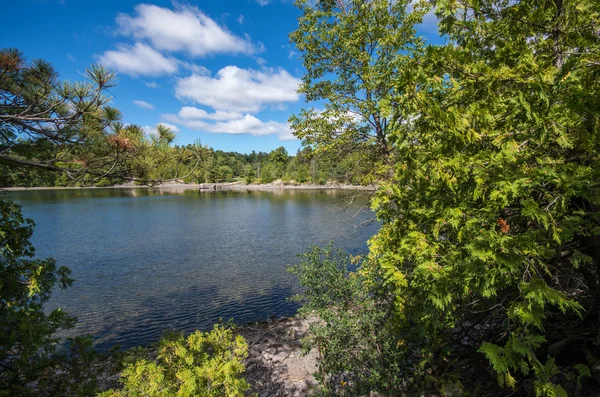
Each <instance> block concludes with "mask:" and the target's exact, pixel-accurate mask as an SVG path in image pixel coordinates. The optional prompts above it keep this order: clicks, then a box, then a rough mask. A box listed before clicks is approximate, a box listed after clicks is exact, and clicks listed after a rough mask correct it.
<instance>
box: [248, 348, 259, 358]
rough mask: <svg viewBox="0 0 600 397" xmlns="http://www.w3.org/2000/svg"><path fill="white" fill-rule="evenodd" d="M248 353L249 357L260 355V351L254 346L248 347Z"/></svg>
mask: <svg viewBox="0 0 600 397" xmlns="http://www.w3.org/2000/svg"><path fill="white" fill-rule="evenodd" d="M248 354H249V355H250V357H258V356H260V351H259V350H257V349H254V348H250V350H249V351H248Z"/></svg>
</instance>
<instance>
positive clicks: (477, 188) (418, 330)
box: [292, 0, 600, 396]
mask: <svg viewBox="0 0 600 397" xmlns="http://www.w3.org/2000/svg"><path fill="white" fill-rule="evenodd" d="M435 5H436V8H435V10H436V13H437V15H438V17H439V18H440V24H439V26H440V31H441V33H442V34H444V35H445V38H446V40H447V44H444V45H440V46H433V45H430V46H427V47H424V48H423V50H421V49H420V48H419V45H418V40H417V39H416V38H415V32H414V23H415V22H416V21H418V19H419V17H420V15H422V13H423V11H425V10H420V9H419V7H420V6H421V5H420V4H418V3H416V4H415V5H413V6H412V7H415V9H416V10H417V11H416V12H415V13H414V17H413V16H411V15H412V14H409V13H408V4H407V3H406V2H404V3H403V2H387V1H377V0H374V1H369V2H363V1H348V2H343V1H338V2H325V3H321V5H320V6H318V7H317V8H312V7H310V6H308V5H307V4H306V3H305V2H300V7H301V9H302V11H303V16H302V18H301V23H300V28H299V30H298V31H297V32H295V33H294V34H293V35H292V39H293V40H294V41H295V42H296V45H297V46H299V48H301V49H302V50H303V51H304V52H305V54H304V56H303V58H304V62H305V65H306V66H307V70H308V73H307V76H306V77H305V85H304V86H303V89H304V90H305V93H306V94H307V98H308V99H320V98H322V97H323V94H324V93H325V94H327V95H329V97H330V98H331V99H330V100H331V102H332V106H333V107H334V108H336V109H339V112H342V111H343V110H345V109H346V108H345V106H347V103H348V101H349V99H348V98H347V97H348V96H350V98H352V94H354V93H356V92H365V91H359V90H356V89H354V87H355V86H356V84H357V82H362V81H363V80H362V79H359V78H358V75H356V74H351V73H346V74H341V73H340V72H339V71H344V70H345V69H344V68H343V64H342V62H338V61H337V60H338V59H346V58H344V57H348V58H350V56H351V54H352V57H353V58H356V59H357V60H360V59H364V61H363V62H362V63H361V64H360V65H358V66H363V67H364V69H363V68H358V66H357V68H356V69H357V70H359V71H362V70H368V71H371V70H373V73H372V74H370V75H366V77H365V78H366V80H365V81H367V82H370V81H373V80H369V79H375V80H374V81H375V83H377V82H379V83H380V84H381V85H382V88H381V89H380V92H383V93H390V92H391V94H390V95H386V96H384V97H383V98H381V99H380V100H377V101H375V104H376V106H377V107H375V108H369V109H375V110H377V112H374V113H381V114H383V115H388V116H389V115H394V114H401V115H402V121H400V120H399V122H396V123H391V124H388V127H387V130H386V131H387V134H386V141H387V142H388V143H389V144H390V145H391V146H392V148H393V150H392V151H391V155H392V157H390V158H391V159H393V163H394V174H393V177H392V178H385V179H383V180H382V185H381V187H380V189H379V190H378V193H377V196H376V199H375V201H374V203H373V207H374V208H375V209H376V210H377V214H378V217H379V219H380V220H381V221H382V222H383V226H382V228H381V230H380V232H379V233H378V234H377V235H376V236H375V237H374V238H373V239H372V241H371V246H370V257H369V260H368V261H366V262H365V263H364V264H363V265H362V266H361V268H360V271H359V273H360V274H361V275H364V276H365V277H366V278H367V279H370V280H371V281H370V282H369V283H368V284H370V285H371V286H372V287H373V289H374V291H373V294H374V295H373V296H377V295H376V294H380V299H381V301H380V302H381V303H385V302H386V301H388V298H387V297H388V295H387V293H388V292H389V290H388V289H389V288H391V292H392V296H393V297H394V299H393V300H391V301H389V305H390V310H392V313H393V315H391V316H390V317H389V319H388V320H387V321H386V322H385V324H384V325H383V326H382V327H384V328H385V329H387V330H389V332H390V338H391V339H390V340H391V341H392V342H395V343H396V349H397V351H398V353H399V355H398V356H397V357H395V360H396V361H395V362H396V363H397V364H399V367H398V368H400V370H401V371H402V374H403V378H404V380H403V382H402V384H403V387H404V388H405V389H406V390H407V391H423V390H438V391H440V390H441V391H444V390H445V391H448V390H449V389H453V390H456V389H461V388H463V389H464V392H466V393H469V392H470V393H471V394H472V395H496V394H497V395H504V394H506V393H514V394H515V395H525V394H527V393H533V394H534V395H536V396H565V395H567V394H576V393H581V395H589V394H591V393H592V391H591V390H597V386H594V382H593V381H592V382H591V383H590V382H584V380H585V379H586V377H587V376H588V375H590V366H591V365H597V362H598V361H597V360H598V357H599V356H600V354H599V351H600V340H599V339H598V334H597V329H598V323H599V322H600V316H599V314H598V313H599V312H598V307H600V295H599V294H598V291H599V288H598V286H599V285H600V273H599V271H598V269H599V263H600V255H599V252H600V250H599V248H598V247H600V228H599V226H598V225H599V224H600V210H599V208H600V207H599V206H600V201H599V198H600V191H599V189H600V185H599V184H598V182H597V181H598V180H599V179H600V178H599V177H600V175H599V172H600V161H599V160H600V158H599V155H598V153H599V149H600V148H599V142H600V139H599V138H600V136H599V134H600V128H599V126H600V112H599V109H600V103H599V99H598V98H600V79H599V77H600V62H599V59H600V58H599V54H600V36H599V35H598V31H599V30H598V29H599V25H598V21H599V20H600V4H599V3H598V2H596V1H592V0H580V1H558V0H557V1H541V2H540V1H534V0H520V1H504V0H483V1H471V0H439V1H435ZM384 10H387V12H388V15H387V16H386V15H384ZM357 16H360V19H359V18H357ZM381 18H383V19H381ZM387 18H395V19H394V25H393V27H392V28H391V29H389V31H391V33H390V32H388V30H383V29H380V30H378V27H381V26H382V25H380V24H379V23H378V21H380V20H387ZM361 21H364V25H363V24H361ZM349 26H352V27H353V29H352V30H350V29H347V30H345V31H341V29H344V28H347V27H349ZM386 26H387V24H386ZM333 32H336V33H337V34H336V35H335V37H336V39H338V42H334V41H333V39H332V37H333ZM342 33H343V34H342ZM396 34H397V35H398V36H394V35H396ZM330 35H331V37H330ZM404 36H410V37H404ZM365 37H366V38H367V39H368V40H371V41H373V42H376V43H382V46H384V47H383V48H385V46H400V45H403V43H412V44H414V46H409V47H406V46H404V47H390V48H398V50H397V51H389V54H388V53H386V52H385V51H384V52H381V51H378V47H376V48H375V50H374V51H373V52H372V53H369V52H367V53H363V52H361V49H362V48H363V45H362V42H363V40H364V38H365ZM321 44H323V45H321ZM331 45H335V49H336V51H331V50H327V49H328V48H330V46H331ZM353 47H356V49H353ZM326 50H327V51H328V52H327V53H328V54H329V56H330V58H331V60H330V61H327V57H326V56H325V55H324V51H326ZM340 57H341V58H340ZM361 57H362V58H361ZM396 57H397V58H396ZM319 62H323V63H319ZM357 62H358V61H357ZM344 63H348V64H350V65H352V63H351V60H350V59H348V62H344ZM380 63H381V64H380ZM379 64H380V69H371V66H370V65H379ZM331 66H335V67H337V69H332V68H331ZM377 71H379V72H378V73H377ZM386 73H387V74H386ZM383 76H385V77H383ZM330 77H331V78H330ZM306 82H313V83H312V84H310V85H309V84H306ZM375 83H373V84H375ZM375 86H376V84H375ZM349 87H350V88H349ZM367 92H368V91H367ZM388 98H389V99H388ZM365 99H366V101H367V104H368V103H369V102H368V98H367V97H365ZM363 106H367V105H366V104H365V105H363ZM303 114H304V119H303V120H300V119H298V118H297V119H293V120H292V122H293V123H295V124H296V126H297V127H299V128H300V134H301V135H300V136H301V137H302V138H303V139H305V137H309V139H313V140H312V141H311V142H314V143H315V144H316V145H317V146H318V147H320V149H321V150H324V149H326V148H327V149H329V148H330V147H335V146H337V145H339V146H340V147H345V145H346V142H347V141H348V139H347V137H348V136H352V137H353V138H352V139H355V136H356V135H355V133H354V130H353V129H352V128H348V129H346V130H344V131H340V132H338V133H337V135H336V134H325V136H323V134H318V133H316V132H315V131H321V132H322V131H338V130H339V129H340V125H341V124H340V122H339V119H338V118H336V117H335V115H329V114H326V116H325V117H319V118H315V117H314V112H313V114H310V112H304V113H303ZM315 119H317V120H320V121H319V123H322V124H315V123H316V122H315V121H314V120H315ZM392 119H393V116H392ZM329 124H331V127H328V126H327V125H329ZM317 125H318V126H319V127H318V128H317V127H312V126H317ZM345 125H346V123H344V128H345ZM304 126H308V128H307V129H306V130H304V132H303V130H302V128H304ZM321 127H322V128H321ZM352 139H350V140H352ZM358 153H360V151H359V152H358ZM345 318H346V317H341V319H340V321H342V320H343V319H345ZM336 321H337V320H336V319H335V317H331V323H328V324H327V325H328V326H330V327H336V326H337V325H339V323H337V322H336ZM362 324H363V326H364V327H368V326H370V324H369V323H362ZM360 329H362V328H360ZM357 332H358V331H357ZM367 348H369V344H368V343H366V344H361V343H360V341H356V342H354V343H353V344H352V345H350V346H348V349H349V350H352V351H354V350H355V349H357V350H359V351H362V349H367ZM325 354H326V355H327V352H325ZM486 366H487V367H489V371H493V372H494V373H495V374H496V379H497V383H495V382H484V380H486V379H489V376H488V369H486ZM371 375H372V374H371ZM371 379H372V378H371ZM389 381H390V378H385V377H384V378H382V379H380V381H379V383H378V388H377V389H378V390H380V391H382V392H386V391H388V389H387V386H386V385H387V384H389ZM498 387H500V389H498ZM594 387H596V389H594ZM502 388H508V389H509V390H510V391H506V390H505V389H502ZM590 388H591V389H590ZM511 389H512V390H511Z"/></svg>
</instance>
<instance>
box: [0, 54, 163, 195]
mask: <svg viewBox="0 0 600 397" xmlns="http://www.w3.org/2000/svg"><path fill="white" fill-rule="evenodd" d="M85 76H86V78H87V80H88V81H86V82H84V83H79V82H77V83H70V82H66V81H60V80H59V79H58V74H57V72H56V71H55V70H54V68H52V66H51V65H50V64H49V63H48V62H46V61H43V60H34V61H32V62H31V63H27V61H26V59H25V58H24V57H23V54H21V53H20V52H19V51H18V50H16V49H2V50H0V165H1V166H3V167H11V168H13V169H16V168H17V167H18V168H20V169H23V168H35V169H40V170H45V171H52V172H61V173H64V174H65V175H67V176H68V178H69V179H70V180H72V181H85V182H87V183H91V182H94V181H99V180H101V179H102V178H105V177H109V178H117V179H119V180H126V181H135V180H137V181H140V182H145V183H152V182H154V181H150V180H146V179H145V178H146V177H147V175H148V174H149V173H150V170H152V169H154V168H156V167H158V166H159V165H162V164H164V163H165V162H167V161H169V159H168V158H167V157H168V156H166V154H168V152H169V150H168V149H167V146H168V145H169V144H170V143H171V142H172V141H173V139H174V134H173V133H172V132H171V131H169V129H168V128H166V127H164V126H162V125H159V126H157V135H155V136H154V135H153V136H151V139H150V140H148V139H146V137H145V134H144V132H143V131H142V129H141V128H139V127H137V126H133V125H124V124H122V123H121V122H120V120H121V117H122V116H121V113H120V112H119V111H118V110H117V109H116V108H113V107H110V106H108V103H109V101H110V97H109V96H107V95H106V92H107V90H108V89H110V88H111V87H113V86H114V84H115V79H114V74H113V73H111V72H109V71H107V70H105V69H104V68H102V67H98V66H92V67H91V68H90V69H88V70H86V72H85ZM142 158H143V161H140V159H142ZM131 163H135V164H133V165H132V164H131ZM132 168H133V169H135V171H136V172H138V173H140V174H141V177H138V176H137V175H135V174H132Z"/></svg>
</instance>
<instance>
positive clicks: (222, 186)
mask: <svg viewBox="0 0 600 397" xmlns="http://www.w3.org/2000/svg"><path fill="white" fill-rule="evenodd" d="M67 189H197V190H202V191H215V190H221V191H223V190H365V191H374V190H376V189H377V187H376V186H372V185H371V186H362V185H346V184H326V185H314V184H298V185H293V184H287V185H286V184H284V183H265V184H254V183H253V184H245V183H243V182H231V183H190V184H187V183H163V184H156V185H139V186H138V185H113V186H38V187H0V191H2V190H4V191H24V190H67Z"/></svg>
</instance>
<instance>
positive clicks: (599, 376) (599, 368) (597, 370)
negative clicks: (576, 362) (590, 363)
mask: <svg viewBox="0 0 600 397" xmlns="http://www.w3.org/2000/svg"><path fill="white" fill-rule="evenodd" d="M592 376H594V378H596V382H598V386H599V387H600V365H596V366H594V367H592Z"/></svg>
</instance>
